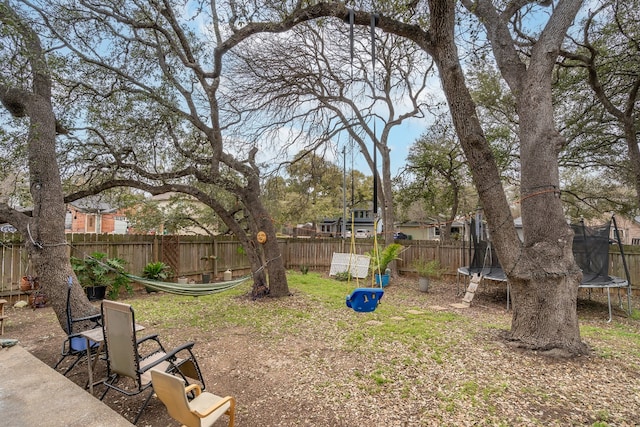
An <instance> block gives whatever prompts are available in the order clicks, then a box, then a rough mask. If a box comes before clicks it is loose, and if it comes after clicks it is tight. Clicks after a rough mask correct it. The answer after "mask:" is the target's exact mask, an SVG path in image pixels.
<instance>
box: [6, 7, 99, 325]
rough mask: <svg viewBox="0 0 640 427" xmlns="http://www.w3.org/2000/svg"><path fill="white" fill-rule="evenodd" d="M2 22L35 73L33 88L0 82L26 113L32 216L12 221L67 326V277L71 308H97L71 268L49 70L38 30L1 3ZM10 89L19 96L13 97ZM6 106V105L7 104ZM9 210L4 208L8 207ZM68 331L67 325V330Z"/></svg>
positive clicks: (14, 108)
mask: <svg viewBox="0 0 640 427" xmlns="http://www.w3.org/2000/svg"><path fill="white" fill-rule="evenodd" d="M0 22H3V23H4V24H5V25H7V26H8V27H13V28H12V30H14V31H15V33H16V34H17V35H20V36H21V38H20V39H19V40H20V44H21V45H20V46H19V47H18V49H17V50H20V51H21V53H22V55H23V56H24V57H25V58H27V60H28V63H29V65H30V67H31V75H32V76H33V77H32V78H33V81H32V90H31V91H26V90H21V89H11V88H7V87H4V86H2V85H0V100H1V101H2V104H3V105H4V106H5V107H6V108H7V109H8V110H9V112H10V113H11V114H13V115H14V116H15V117H24V116H26V117H29V120H30V121H29V133H28V137H27V156H28V168H29V179H30V191H31V195H32V198H33V212H32V215H31V217H28V216H27V215H25V214H23V213H18V212H13V213H11V214H10V216H11V218H10V222H11V223H12V224H13V225H14V226H15V227H16V228H17V229H18V230H19V231H20V232H21V233H22V235H23V236H24V237H25V241H26V248H27V253H28V255H29V257H30V260H31V263H32V264H33V266H34V269H35V271H36V274H37V276H38V282H39V284H40V287H41V289H42V291H43V292H44V293H45V295H46V297H47V299H48V300H49V302H50V303H51V305H52V307H53V310H54V312H55V313H56V316H57V318H58V321H59V322H60V325H61V326H62V328H63V329H64V330H65V331H66V329H67V322H66V302H67V301H66V298H67V283H68V277H69V276H71V277H72V278H73V289H72V290H73V292H72V312H73V313H74V316H76V317H80V316H86V315H89V314H95V313H96V309H95V307H93V305H91V303H89V300H88V299H87V298H86V297H84V293H83V292H82V289H81V288H80V286H79V284H78V281H77V279H75V275H74V274H73V271H72V269H71V264H70V262H69V256H68V254H67V248H66V239H65V233H64V218H65V213H66V210H65V205H64V198H63V192H62V183H61V180H60V171H59V169H58V164H57V162H56V131H57V128H56V118H55V115H54V112H53V107H52V105H51V76H50V72H49V69H48V67H47V63H46V60H45V56H44V51H43V50H42V47H41V44H40V39H39V38H38V36H37V34H36V33H35V32H34V31H33V30H32V29H31V28H30V27H29V26H28V25H27V24H26V23H25V22H24V21H22V20H21V18H20V17H19V16H18V15H17V14H15V12H14V11H13V10H12V9H11V8H10V6H9V5H7V4H5V5H4V8H2V9H0ZM11 93H13V94H14V95H15V94H20V97H17V98H16V97H11V99H9V98H7V96H11ZM9 106H10V107H9ZM6 212H8V210H6ZM67 332H68V331H67Z"/></svg>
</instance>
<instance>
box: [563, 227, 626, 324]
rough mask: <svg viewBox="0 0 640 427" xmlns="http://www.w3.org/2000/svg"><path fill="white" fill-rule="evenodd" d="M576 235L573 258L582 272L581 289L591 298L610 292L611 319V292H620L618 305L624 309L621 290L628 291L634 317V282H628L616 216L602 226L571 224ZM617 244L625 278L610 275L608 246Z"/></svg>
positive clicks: (608, 300)
mask: <svg viewBox="0 0 640 427" xmlns="http://www.w3.org/2000/svg"><path fill="white" fill-rule="evenodd" d="M612 223H613V226H614V232H615V233H614V235H615V239H613V240H612V239H611V238H610V236H611V225H612ZM571 228H572V229H573V232H574V233H575V235H574V236H573V257H574V258H575V260H576V263H577V264H578V266H579V267H580V269H581V270H582V281H581V282H580V285H578V286H579V287H580V288H584V289H588V290H589V297H591V290H592V289H597V288H599V289H606V290H607V305H608V308H609V320H608V321H607V322H611V319H612V310H611V289H612V288H614V289H618V304H619V305H620V307H621V308H623V304H622V296H621V294H620V291H621V290H622V289H624V288H626V290H627V314H631V281H630V280H629V270H628V268H627V263H626V260H625V257H624V250H623V247H622V243H621V242H620V238H619V234H618V227H617V225H616V222H615V217H612V218H611V220H610V221H608V222H607V223H605V224H602V225H596V226H586V225H585V224H584V221H580V222H579V223H577V224H571ZM612 243H613V244H617V245H618V247H619V249H620V254H621V256H622V263H623V266H624V271H625V276H626V279H624V278H621V277H616V276H611V275H609V246H610V245H611V244H612Z"/></svg>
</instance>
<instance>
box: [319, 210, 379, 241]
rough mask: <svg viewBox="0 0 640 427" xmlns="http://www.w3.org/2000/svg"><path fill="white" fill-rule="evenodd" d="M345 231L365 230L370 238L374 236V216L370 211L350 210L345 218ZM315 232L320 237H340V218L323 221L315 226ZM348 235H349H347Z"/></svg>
mask: <svg viewBox="0 0 640 427" xmlns="http://www.w3.org/2000/svg"><path fill="white" fill-rule="evenodd" d="M345 225H346V227H345V230H346V231H347V233H349V232H353V231H354V230H366V232H367V233H369V235H370V236H373V234H374V215H373V210H371V209H351V212H350V214H349V215H348V217H347V221H346V224H345ZM316 229H317V230H316V231H317V233H318V235H319V236H322V237H340V236H341V235H342V217H339V218H329V219H324V220H323V221H322V222H320V223H318V224H317V226H316ZM347 235H349V234H347Z"/></svg>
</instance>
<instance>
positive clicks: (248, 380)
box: [8, 272, 640, 427]
mask: <svg viewBox="0 0 640 427" xmlns="http://www.w3.org/2000/svg"><path fill="white" fill-rule="evenodd" d="M288 279H289V286H290V289H291V292H292V296H290V297H287V298H280V299H273V298H264V299H261V300H256V301H254V300H252V299H251V298H249V297H248V294H249V291H250V284H249V283H246V284H244V285H242V286H240V287H238V288H236V289H233V290H230V291H227V292H224V293H220V294H214V295H210V296H204V297H198V298H194V297H184V296H175V295H169V294H163V293H159V294H148V295H147V294H141V295H136V296H135V297H134V298H131V299H128V300H127V301H126V302H128V303H130V304H132V305H133V307H134V309H135V313H136V320H137V322H139V323H142V324H144V325H145V326H146V327H147V329H148V332H150V333H153V332H157V333H159V334H160V336H161V337H163V338H164V339H165V340H166V341H167V342H168V343H169V346H171V345H173V346H175V345H178V344H180V343H182V342H184V341H187V340H194V341H196V346H195V351H196V353H197V355H198V359H199V360H200V361H201V364H202V367H203V370H204V372H205V376H206V377H207V378H209V379H210V384H208V386H209V385H210V386H211V388H212V390H213V391H214V392H219V393H225V394H227V393H228V394H232V395H235V396H236V397H237V398H238V418H237V423H238V425H242V426H243V427H257V426H260V427H265V426H266V427H269V426H278V427H280V426H297V425H314V426H318V427H324V426H327V427H329V426H331V427H332V426H350V425H364V426H369V425H371V426H377V425H385V426H386V425H388V426H401V425H406V426H411V427H413V426H432V425H443V426H458V425H479V426H602V427H604V426H613V425H615V426H632V425H634V423H635V422H637V420H639V419H640V401H639V400H638V396H640V383H639V382H638V376H637V375H636V374H637V372H639V371H640V365H639V364H640V362H639V361H640V327H639V325H638V322H637V321H636V320H634V319H633V318H628V317H626V316H625V315H624V313H622V312H621V311H620V310H616V311H615V313H614V314H615V316H614V320H613V321H612V322H611V323H607V322H606V319H607V307H606V304H603V303H602V302H601V301H598V300H594V301H591V302H590V303H589V304H586V305H584V304H583V305H579V309H578V314H579V316H580V324H581V333H582V337H583V339H584V340H585V341H586V342H587V343H588V344H589V345H590V346H591V347H592V348H593V350H594V351H593V353H592V354H590V355H588V356H584V357H580V358H576V359H572V360H557V359H550V358H545V357H542V356H539V355H536V354H532V353H528V352H521V351H518V350H514V349H512V348H511V347H509V346H508V345H506V344H505V343H504V342H503V341H502V338H501V337H502V336H503V334H504V331H505V330H508V329H509V328H510V321H511V313H510V312H506V310H505V306H506V304H505V300H504V289H501V288H499V287H498V288H494V289H484V290H482V291H479V292H478V293H477V294H476V297H475V299H474V303H473V304H472V306H471V308H468V309H454V308H452V307H451V306H450V304H451V303H453V302H459V300H460V299H461V298H460V297H459V296H457V295H456V284H455V283H452V282H447V281H444V280H443V281H438V282H434V283H432V286H431V290H430V292H428V293H421V292H419V291H418V290H417V289H418V288H417V279H415V280H414V279H412V278H402V279H400V280H395V281H392V283H391V285H390V286H389V287H388V288H385V295H384V297H383V298H382V300H381V304H380V305H379V306H378V308H377V309H376V310H375V311H374V312H371V313H356V312H354V311H353V310H351V309H349V308H347V307H346V305H345V296H346V295H348V294H349V293H351V291H352V290H353V289H354V288H356V287H367V286H370V284H369V283H367V282H362V281H361V282H360V283H355V282H353V281H352V282H341V281H338V280H334V279H332V278H328V277H326V275H322V274H319V273H315V272H308V273H307V274H301V273H300V272H289V274H288ZM596 297H597V295H596V296H594V298H596ZM604 301H606V297H605V299H604ZM43 313H45V311H40V310H38V311H36V312H35V316H34V314H33V313H32V312H31V310H29V311H28V312H24V314H21V316H23V317H24V318H23V319H22V320H19V319H18V318H17V316H16V315H15V313H11V314H10V319H11V322H14V323H13V324H11V323H10V324H9V327H10V328H8V329H9V330H11V327H12V326H13V328H15V326H16V325H20V328H22V329H23V330H25V335H24V336H25V337H27V336H28V337H31V338H30V339H31V342H32V343H33V344H32V346H33V348H34V349H36V351H37V352H41V353H42V354H41V355H40V356H39V357H43V358H47V357H48V358H49V359H50V360H49V361H48V362H47V363H49V364H53V363H55V360H57V355H58V353H59V346H60V342H61V337H60V336H58V335H56V333H54V332H52V331H53V330H54V329H49V330H47V328H52V326H51V325H52V323H53V322H55V320H54V321H53V322H52V321H51V320H44V319H43V318H42V316H44V314H43ZM48 316H52V313H49V314H48ZM28 328H31V329H29V331H30V332H29V333H27V332H26V331H27V329H28ZM58 329H60V328H59V326H58ZM57 333H58V334H59V333H60V331H58V332H57ZM43 336H46V337H48V338H47V339H44V338H42V337H43ZM51 337H53V339H51ZM20 339H21V341H24V340H26V339H27V338H23V337H20ZM27 342H29V341H27ZM75 371H76V372H78V373H79V375H78V377H77V380H76V382H77V383H78V384H80V385H83V384H84V382H85V381H86V377H85V376H82V374H86V372H85V370H84V369H79V370H78V369H76V370H75ZM111 399H112V400H109V399H107V403H108V404H109V405H110V406H112V407H113V408H114V409H116V410H118V411H121V410H124V409H123V408H125V407H126V408H127V409H128V410H132V409H131V408H129V407H128V405H129V404H128V400H123V399H122V398H121V397H119V396H115V395H114V397H112V398H111ZM131 407H132V408H134V409H135V408H136V407H137V406H136V405H134V404H131ZM139 425H145V426H166V425H172V424H171V422H170V421H169V419H168V416H167V415H166V413H164V412H163V410H162V406H161V405H160V406H156V407H155V410H147V411H146V412H145V415H144V417H143V419H142V420H141V422H140V423H139Z"/></svg>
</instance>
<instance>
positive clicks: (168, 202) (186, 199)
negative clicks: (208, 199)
mask: <svg viewBox="0 0 640 427" xmlns="http://www.w3.org/2000/svg"><path fill="white" fill-rule="evenodd" d="M151 200H152V201H153V202H155V203H157V204H158V209H160V211H162V212H168V211H170V210H172V209H173V210H175V204H176V203H177V202H180V203H181V205H180V208H179V209H180V212H181V213H182V215H184V217H188V218H191V219H193V223H192V225H186V226H183V227H180V229H179V230H178V232H177V234H182V235H186V234H188V235H204V236H206V235H208V234H209V233H207V230H204V229H203V228H202V227H199V226H198V225H196V222H197V221H198V220H199V219H200V218H198V217H197V215H198V214H197V211H198V210H200V209H203V208H205V209H210V208H209V207H208V206H206V205H205V204H204V203H202V202H201V201H199V200H196V199H195V198H192V197H190V196H187V195H185V194H180V193H175V192H169V193H163V194H158V195H156V196H152V197H151ZM206 226H207V227H208V231H210V232H211V233H213V234H218V231H219V230H218V227H217V226H214V225H211V224H207V225H206ZM212 227H213V228H212ZM157 230H158V234H166V231H165V225H164V224H158V228H157Z"/></svg>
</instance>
